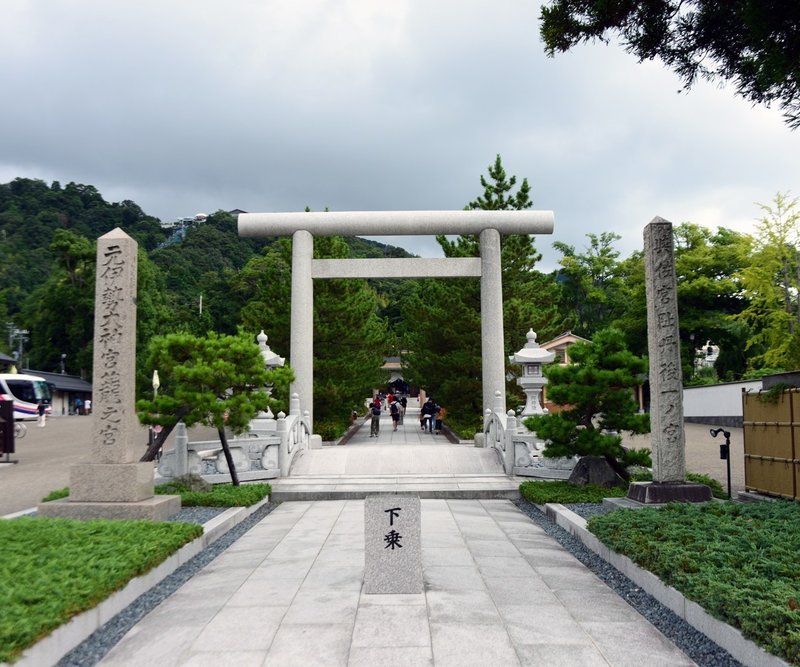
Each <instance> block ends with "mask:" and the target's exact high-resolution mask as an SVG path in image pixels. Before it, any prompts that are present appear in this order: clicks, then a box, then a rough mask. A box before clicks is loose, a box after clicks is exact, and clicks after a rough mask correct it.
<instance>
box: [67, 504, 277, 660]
mask: <svg viewBox="0 0 800 667" xmlns="http://www.w3.org/2000/svg"><path fill="white" fill-rule="evenodd" d="M275 507H277V505H276V504H275V503H267V504H266V505H263V506H262V507H260V508H259V509H257V510H256V511H255V512H253V514H251V515H250V516H249V517H247V518H246V519H245V520H244V521H242V522H241V523H240V524H238V525H236V526H234V527H233V528H231V529H230V530H229V531H228V532H227V533H225V534H224V535H223V536H222V537H220V538H219V539H218V540H217V541H216V542H214V543H213V544H211V545H210V546H208V547H207V548H205V549H203V551H201V552H200V553H199V554H197V555H196V556H195V557H194V558H192V559H191V560H190V561H188V562H187V563H184V564H183V565H181V566H180V567H179V568H178V569H177V570H175V572H173V573H172V574H171V575H169V576H168V577H166V578H165V579H164V580H163V581H162V582H161V583H159V584H157V585H156V586H154V587H153V588H151V589H150V590H149V591H147V593H145V594H144V595H140V596H139V597H138V598H136V600H134V602H133V603H132V604H131V605H129V606H128V607H127V608H126V609H124V610H123V611H121V612H120V613H119V614H117V615H116V616H115V617H114V618H112V619H111V620H110V621H109V622H108V623H106V624H105V625H104V626H102V627H101V628H98V629H97V630H96V631H95V632H94V633H92V634H91V635H90V636H89V637H88V638H86V639H85V640H84V641H83V642H82V643H81V644H79V645H78V646H76V647H75V648H74V649H73V650H72V651H70V652H69V653H67V655H65V656H64V657H63V658H62V659H61V660H60V661H59V662H58V663H57V665H58V667H90V666H91V665H96V664H97V663H98V662H100V660H102V659H103V658H104V657H105V655H106V654H107V653H108V652H109V651H110V650H111V649H112V648H113V647H114V646H115V645H116V644H117V642H119V641H120V639H122V638H123V637H124V636H125V634H126V633H127V632H128V630H130V629H131V628H132V627H133V626H134V625H136V623H138V622H139V621H140V620H141V619H142V618H143V617H144V616H145V615H146V614H147V613H149V612H150V611H152V610H153V609H155V608H156V607H157V606H158V605H159V604H161V602H163V601H164V600H165V599H166V598H168V597H169V596H170V595H172V593H174V592H175V591H176V590H178V588H180V587H181V586H182V585H183V584H184V583H185V582H186V581H188V580H189V579H191V577H192V576H194V575H195V574H196V573H197V572H199V571H200V570H201V569H202V568H203V567H205V566H206V565H207V564H208V563H210V562H211V561H212V560H214V559H215V558H216V557H217V556H218V555H219V554H221V553H222V552H223V551H225V549H227V548H228V547H229V546H230V545H231V544H233V543H234V542H235V541H236V540H238V539H239V538H240V537H241V536H242V535H244V534H245V533H246V532H247V531H248V530H250V528H251V527H252V526H254V525H255V524H257V523H258V522H259V521H261V519H263V518H264V517H265V516H267V514H269V513H270V512H271V511H272V510H273V509H275ZM225 509H227V508H224V507H223V508H218V507H185V508H183V509H182V510H181V511H180V512H179V513H178V514H177V515H176V516H175V517H174V518H173V520H174V521H184V522H187V523H205V522H206V521H208V520H209V519H212V518H213V517H214V516H216V515H217V514H219V513H220V512H223V511H225Z"/></svg>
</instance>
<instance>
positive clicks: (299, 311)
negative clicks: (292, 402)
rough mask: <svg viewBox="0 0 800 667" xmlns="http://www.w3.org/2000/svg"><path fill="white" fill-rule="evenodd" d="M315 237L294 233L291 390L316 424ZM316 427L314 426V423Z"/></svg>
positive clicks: (302, 408) (305, 232)
mask: <svg viewBox="0 0 800 667" xmlns="http://www.w3.org/2000/svg"><path fill="white" fill-rule="evenodd" d="M313 257H314V237H313V236H312V235H311V233H310V232H307V231H305V230H302V229H301V230H298V231H296V232H295V233H294V234H293V235H292V313H291V336H290V345H291V354H290V358H291V365H292V369H293V370H294V376H295V380H294V382H293V383H292V386H291V393H292V394H295V393H296V394H298V395H299V396H300V413H301V414H303V413H304V412H305V411H306V410H307V411H308V414H309V419H310V422H311V424H312V425H313V423H314V279H313V278H312V277H311V261H312V259H313ZM312 428H313V426H312Z"/></svg>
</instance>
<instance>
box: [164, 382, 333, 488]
mask: <svg viewBox="0 0 800 667" xmlns="http://www.w3.org/2000/svg"><path fill="white" fill-rule="evenodd" d="M175 433H176V434H175V447H174V449H173V450H171V451H168V452H165V453H164V455H163V456H162V457H161V461H160V462H159V465H158V474H159V476H161V477H162V478H164V479H173V478H175V477H180V476H182V475H186V474H196V475H200V476H201V477H202V478H203V479H205V480H206V481H207V482H211V483H216V484H218V483H221V482H229V481H230V479H231V476H230V470H229V468H228V462H227V460H226V459H225V454H224V452H223V451H222V444H221V443H220V441H219V440H207V441H201V442H189V438H188V436H187V434H186V427H185V426H183V424H178V426H176V428H175ZM318 440H319V436H314V435H312V433H311V426H310V422H309V418H308V413H305V414H302V415H301V414H300V399H299V397H298V395H297V394H293V395H292V398H291V400H290V401H289V414H288V415H286V414H285V413H283V412H279V413H278V417H277V419H276V418H273V417H272V416H271V415H269V414H268V415H266V416H262V417H258V418H256V419H254V420H253V422H252V424H251V428H250V431H248V432H247V433H245V434H243V435H240V436H238V437H235V438H230V439H229V440H228V446H229V447H230V450H231V457H232V459H233V465H234V467H235V469H236V472H237V475H238V477H239V480H240V481H243V482H244V481H253V480H259V479H274V478H276V477H286V476H287V475H288V474H289V470H290V468H291V465H292V461H293V460H294V457H295V456H296V455H297V454H298V453H299V452H301V451H303V450H305V449H309V448H310V447H312V446H315V445H321V441H320V442H317V441H318Z"/></svg>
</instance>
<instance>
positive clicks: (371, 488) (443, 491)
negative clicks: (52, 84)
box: [270, 474, 524, 502]
mask: <svg viewBox="0 0 800 667" xmlns="http://www.w3.org/2000/svg"><path fill="white" fill-rule="evenodd" d="M522 481H524V480H523V479H521V478H519V477H509V476H507V475H497V474H469V475H441V474H429V475H349V476H339V475H303V476H292V477H287V478H283V479H276V480H273V481H272V482H271V484H272V494H271V496H270V497H271V499H272V500H274V501H276V502H282V501H290V500H342V499H347V500H352V499H362V498H365V497H366V496H368V495H371V494H376V493H408V494H414V495H419V497H420V498H443V499H481V500H490V499H510V500H514V499H516V498H519V497H520V496H519V485H520V483H521V482H522Z"/></svg>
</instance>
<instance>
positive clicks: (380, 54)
mask: <svg viewBox="0 0 800 667" xmlns="http://www.w3.org/2000/svg"><path fill="white" fill-rule="evenodd" d="M2 15H3V19H2V22H0V63H2V64H0V91H2V104H0V182H3V183H5V182H8V181H10V180H12V179H14V178H16V177H18V176H23V177H31V178H41V179H44V180H45V181H48V182H50V181H52V180H59V181H61V182H62V184H64V183H67V182H69V181H75V182H78V183H85V184H91V185H94V186H96V187H97V188H98V189H99V190H100V192H101V193H102V194H103V196H104V197H105V199H106V200H108V201H121V200H124V199H131V200H133V201H135V202H137V203H138V204H139V205H140V206H141V207H142V208H143V209H144V210H145V211H146V212H147V213H148V214H150V215H154V216H156V217H158V218H160V219H162V220H164V221H168V220H174V219H176V218H178V217H183V216H188V215H194V214H195V213H198V212H207V213H208V212H213V211H215V210H218V209H226V210H230V209H233V208H241V209H244V210H247V211H253V212H257V211H258V212H260V211H298V210H302V209H303V208H304V207H305V206H310V207H311V208H312V209H314V210H321V209H324V208H325V207H329V208H330V209H331V210H336V211H345V210H414V209H424V210H428V209H436V210H439V209H461V208H463V206H464V205H465V204H466V203H467V202H469V201H471V200H473V199H475V198H476V197H477V196H478V195H480V194H481V193H482V188H481V186H480V182H479V178H480V175H481V174H485V173H486V170H487V167H488V166H489V165H490V164H491V163H492V162H493V161H494V158H495V155H497V154H498V153H499V154H500V155H501V156H502V159H503V163H504V165H505V167H506V170H507V171H508V173H509V174H515V175H517V176H518V178H519V179H520V180H521V179H522V178H523V177H527V178H528V180H529V182H530V184H531V186H532V189H533V200H534V208H537V209H547V210H553V211H554V212H555V221H556V224H555V232H554V234H553V236H552V237H542V238H541V239H539V240H538V241H537V247H538V248H539V249H540V250H541V251H542V252H543V253H544V255H545V259H544V261H543V263H542V268H543V269H547V268H553V267H554V266H555V263H556V262H557V258H558V253H556V252H555V251H553V250H552V249H551V243H552V242H553V240H561V241H565V242H567V243H570V244H572V245H575V246H576V247H578V248H582V247H584V245H585V242H586V238H585V235H586V234H587V233H588V232H596V233H600V232H603V231H614V232H616V233H618V234H620V235H621V236H622V240H621V241H620V242H619V243H618V248H619V249H620V251H621V252H622V254H623V256H626V255H627V254H629V253H630V252H631V251H633V250H636V249H638V248H640V247H641V244H642V228H643V226H644V225H645V224H647V222H649V221H650V220H651V219H652V218H653V217H654V216H656V215H660V216H661V217H663V218H666V219H668V220H671V221H673V222H675V223H679V222H684V221H691V222H695V223H698V224H702V225H706V226H709V227H712V228H715V227H717V226H726V227H732V228H734V229H739V230H742V231H751V232H752V231H753V222H754V220H755V219H756V218H757V217H758V215H759V213H760V211H759V208H758V206H757V205H756V202H761V203H768V202H770V201H771V200H772V198H773V197H774V195H775V194H776V193H777V192H778V191H781V192H787V191H789V192H793V193H794V194H800V161H799V160H798V159H797V156H798V154H800V132H792V131H790V130H789V129H788V128H787V127H786V125H785V124H784V123H783V120H782V118H781V115H780V113H779V112H778V111H777V110H767V109H764V108H761V107H751V106H750V105H749V104H748V103H747V102H744V101H742V100H740V99H739V98H737V97H735V96H734V94H733V90H732V88H731V87H727V88H722V89H719V88H717V87H716V85H712V84H705V83H701V84H698V85H697V86H696V88H693V89H692V90H691V91H690V92H689V93H681V94H679V93H678V91H679V89H680V87H681V85H680V82H679V80H678V79H677V78H676V77H675V76H674V75H673V74H671V73H670V72H669V71H667V70H665V69H664V68H663V67H662V66H661V65H660V64H658V63H645V64H638V63H637V62H636V61H635V59H634V58H632V57H631V56H629V55H627V54H625V53H624V52H623V51H622V49H620V48H619V47H618V46H616V45H611V46H603V45H592V46H582V47H579V48H577V49H576V50H575V51H574V52H572V53H569V54H565V55H560V56H557V57H556V58H555V59H550V58H547V57H546V56H545V55H544V51H543V47H542V44H541V41H540V40H539V35H538V30H539V3H538V2H535V1H531V0H528V1H525V2H524V1H522V0H498V1H497V2H488V0H483V1H479V0H459V1H456V0H436V1H435V2H432V1H431V0H392V1H391V2H376V1H375V0H335V1H333V0H295V1H294V2H285V1H282V2H277V1H273V0H226V1H225V2H220V1H218V0H217V1H213V0H136V1H129V0H114V2H108V1H106V0H3V5H2ZM381 240H385V241H387V242H390V243H393V244H395V245H401V246H404V247H407V248H408V249H409V250H411V251H412V252H415V253H417V254H420V255H423V256H438V255H440V252H439V249H438V245H437V244H436V242H435V240H434V239H433V238H427V237H422V238H411V237H392V238H388V237H387V238H385V239H381Z"/></svg>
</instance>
